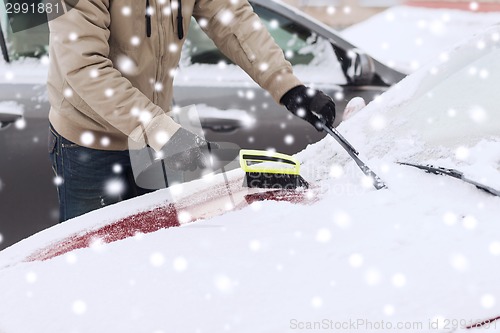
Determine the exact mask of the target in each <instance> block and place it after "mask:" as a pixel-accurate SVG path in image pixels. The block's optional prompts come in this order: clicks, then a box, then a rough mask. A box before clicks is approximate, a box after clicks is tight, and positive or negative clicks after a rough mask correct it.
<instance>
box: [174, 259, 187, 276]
mask: <svg viewBox="0 0 500 333" xmlns="http://www.w3.org/2000/svg"><path fill="white" fill-rule="evenodd" d="M172 266H173V268H174V270H175V271H177V272H183V271H185V270H186V269H187V267H188V262H187V260H186V258H184V257H177V258H175V259H174V262H173V263H172Z"/></svg>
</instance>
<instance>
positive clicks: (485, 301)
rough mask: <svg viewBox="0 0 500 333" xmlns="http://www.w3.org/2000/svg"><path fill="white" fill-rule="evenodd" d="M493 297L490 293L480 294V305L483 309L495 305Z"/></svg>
mask: <svg viewBox="0 0 500 333" xmlns="http://www.w3.org/2000/svg"><path fill="white" fill-rule="evenodd" d="M495 303H496V301H495V297H494V296H493V295H490V294H486V295H483V296H481V306H482V307H483V308H485V309H491V308H492V307H494V306H495Z"/></svg>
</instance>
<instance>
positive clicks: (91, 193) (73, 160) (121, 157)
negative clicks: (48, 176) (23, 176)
mask: <svg viewBox="0 0 500 333" xmlns="http://www.w3.org/2000/svg"><path fill="white" fill-rule="evenodd" d="M48 148H49V156H50V159H51V162H52V169H53V170H54V173H55V175H56V177H55V178H54V183H55V184H56V185H57V192H58V196H59V220H60V222H63V221H66V220H69V219H71V218H73V217H76V216H79V215H82V214H85V213H88V212H90V211H93V210H95V209H98V208H102V207H104V206H108V205H111V204H114V203H117V202H120V201H122V200H126V199H130V198H134V197H137V196H139V195H143V194H146V193H150V192H152V190H147V189H143V188H141V187H139V186H137V185H136V183H135V181H134V177H133V173H132V168H131V165H130V155H129V152H128V150H124V151H107V150H96V149H91V148H86V147H82V146H79V145H77V144H76V143H74V142H71V141H69V140H66V139H65V138H63V137H62V136H61V135H59V134H58V133H57V132H56V131H55V130H54V128H53V127H52V126H50V132H49V147H48Z"/></svg>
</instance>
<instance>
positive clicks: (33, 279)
mask: <svg viewBox="0 0 500 333" xmlns="http://www.w3.org/2000/svg"><path fill="white" fill-rule="evenodd" d="M25 277H26V282H28V283H35V282H36V280H37V275H36V273H35V272H28V273H26V276H25Z"/></svg>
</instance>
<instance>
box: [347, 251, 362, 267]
mask: <svg viewBox="0 0 500 333" xmlns="http://www.w3.org/2000/svg"><path fill="white" fill-rule="evenodd" d="M363 262H364V259H363V256H362V255H361V254H359V253H353V254H351V255H350V256H349V265H351V267H353V268H359V267H361V266H362V265H363Z"/></svg>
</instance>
